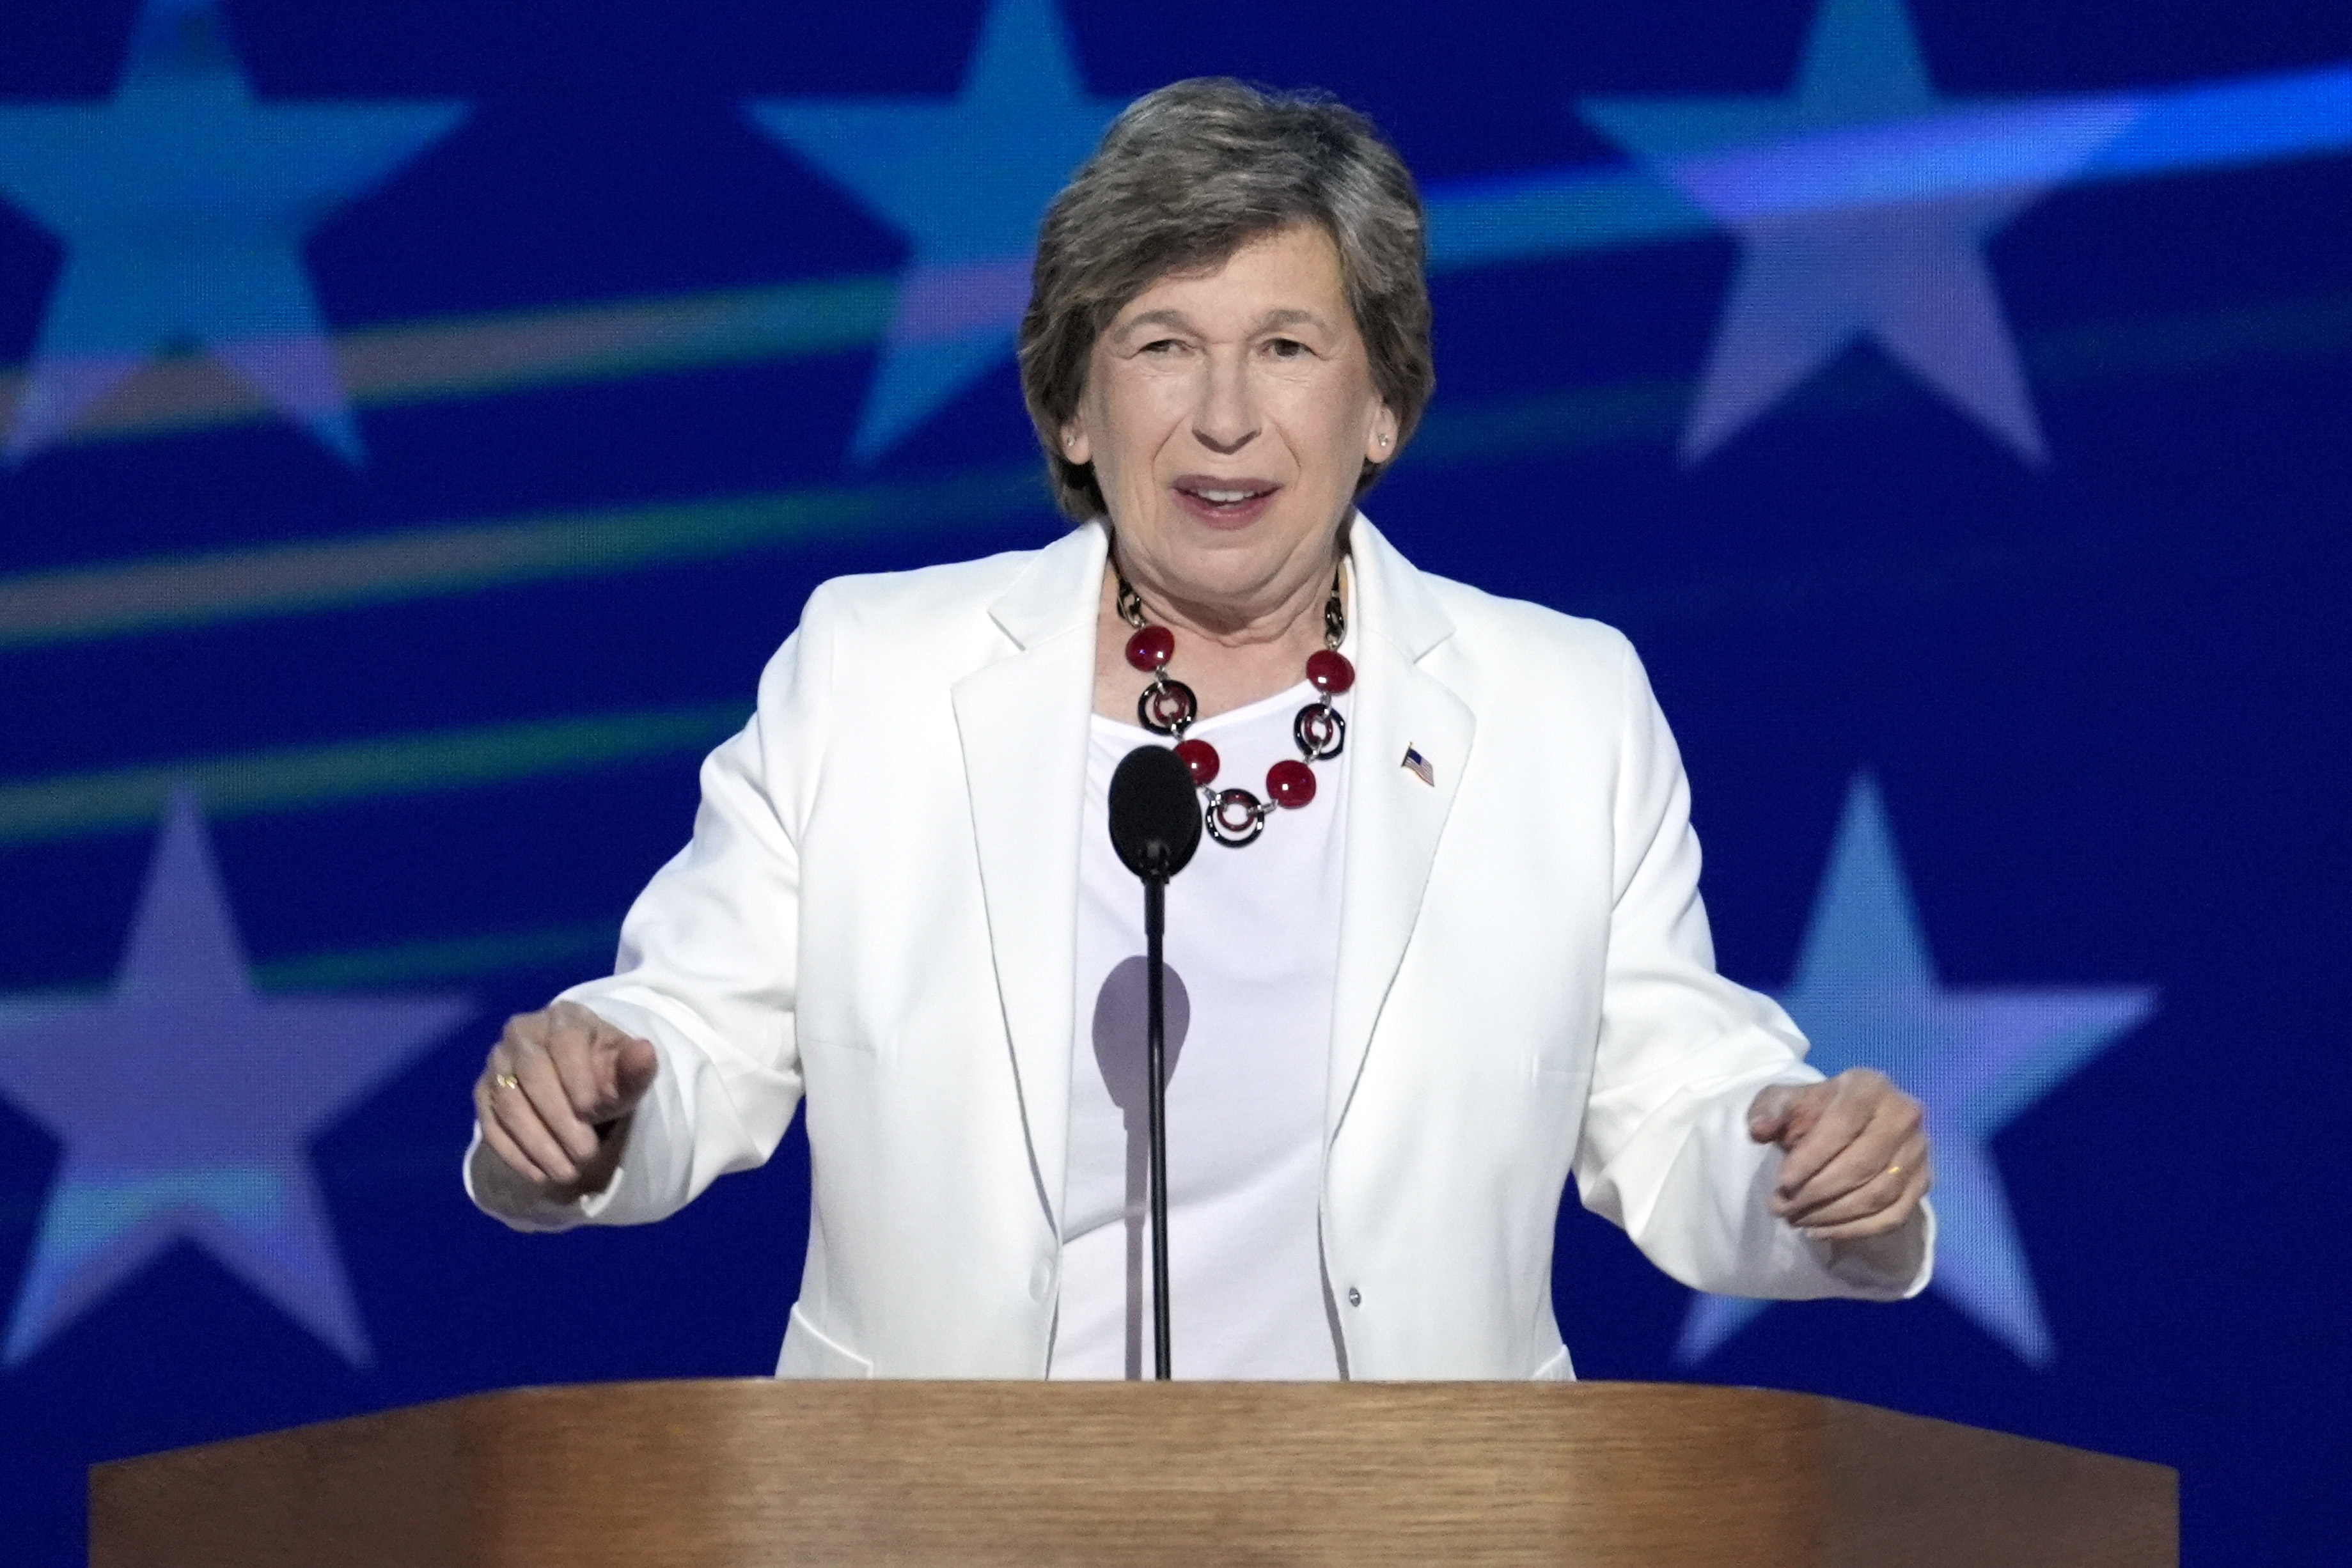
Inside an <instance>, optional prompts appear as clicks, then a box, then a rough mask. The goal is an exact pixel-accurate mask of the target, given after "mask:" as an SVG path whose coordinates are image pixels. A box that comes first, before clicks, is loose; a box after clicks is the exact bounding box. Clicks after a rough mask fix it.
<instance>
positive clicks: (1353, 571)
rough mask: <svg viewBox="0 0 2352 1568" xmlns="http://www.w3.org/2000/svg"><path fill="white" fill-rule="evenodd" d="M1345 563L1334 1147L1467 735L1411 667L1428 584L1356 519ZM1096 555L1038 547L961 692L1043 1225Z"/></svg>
mask: <svg viewBox="0 0 2352 1568" xmlns="http://www.w3.org/2000/svg"><path fill="white" fill-rule="evenodd" d="M1107 556H1108V534H1107V532H1106V531H1105V530H1104V528H1103V527H1102V526H1101V525H1100V524H1098V523H1088V524H1085V525H1082V526H1080V527H1078V528H1076V529H1073V530H1072V531H1070V532H1069V533H1068V534H1067V535H1066V536H1065V537H1064V538H1062V539H1061V540H1059V541H1057V542H1055V543H1054V544H1052V545H1049V546H1048V547H1046V548H1045V549H1044V550H1041V551H1039V552H1037V554H1036V555H1035V556H1034V558H1033V559H1032V560H1031V562H1030V563H1029V565H1028V566H1027V567H1026V568H1025V569H1024V571H1023V572H1022V574H1021V575H1020V576H1019V577H1018V578H1016V579H1015V580H1014V582H1013V585H1012V586H1011V587H1009V588H1007V589H1006V590H1005V591H1004V593H1003V595H1000V596H999V597H998V598H997V599H996V600H995V602H994V603H993V604H992V605H990V606H989V612H988V613H989V617H990V619H991V620H992V621H993V622H994V623H995V625H996V626H997V627H998V629H999V630H1001V631H1002V632H1003V634H1004V637H1005V639H1006V644H1007V646H1006V647H1005V648H1004V650H1003V657H1001V658H997V659H995V660H993V661H992V662H991V663H989V664H987V665H985V666H983V667H982V668H980V669H978V670H976V671H974V672H973V673H972V674H971V675H969V676H966V677H965V678H964V679H961V680H960V681H958V682H957V683H956V686H955V689H954V693H953V697H954V705H955V714H956V725H957V731H958V734H959V737H960V740H961V745H962V748H963V760H964V773H965V783H966V787H967V789H968V791H969V793H970V796H971V814H972V830H973V836H974V838H975V841H976V843H977V845H978V847H979V852H980V871H981V884H982V895H983V897H984V899H985V900H986V903H987V907H988V923H989V942H990V947H991V949H992V953H993V956H994V960H995V964H996V978H997V994H998V997H999V1000H1000V1002H1001V1004H1002V1005H1003V1011H1004V1023H1005V1029H1006V1033H1007V1034H1008V1035H1009V1037H1011V1040H1012V1043H1013V1068H1014V1075H1015V1083H1016V1087H1017V1089H1018V1091H1019V1094H1020V1097H1021V1114H1022V1120H1023V1122H1024V1125H1025V1126H1026V1128H1027V1131H1028V1135H1029V1152H1030V1161H1031V1173H1032V1174H1033V1176H1034V1178H1035V1180H1036V1183H1037V1189H1038V1191H1037V1195H1038V1199H1039V1201H1040V1202H1041V1204H1042V1205H1044V1207H1045V1214H1046V1215H1047V1217H1048V1219H1049V1220H1051V1219H1054V1218H1055V1216H1057V1215H1059V1214H1060V1212H1061V1207H1062V1184H1063V1181H1064V1177H1065V1174H1066V1168H1067V1159H1068V1148H1069V1118H1070V1060H1071V1057H1070V1050H1071V1045H1070V1042H1071V1030H1072V1029H1073V1028H1074V1027H1076V1021H1075V1020H1076V1005H1077V998H1076V977H1075V974H1074V973H1073V966H1074V965H1075V963H1076V951H1077V896H1078V850H1079V843H1078V835H1079V831H1080V824H1081V823H1082V822H1083V820H1084V804H1085V801H1084V796H1085V789H1086V775H1087V741H1088V734H1089V725H1090V716H1091V715H1092V713H1093V711H1094V679H1095V629H1096V619H1097V614H1098V612H1099V606H1100V604H1101V593H1102V574H1103V565H1104V562H1105V560H1106V558H1107ZM1349 563H1350V567H1349V571H1350V579H1351V584H1350V585H1351V587H1352V590H1353V595H1352V602H1351V604H1350V605H1349V619H1350V621H1351V624H1352V626H1353V627H1354V629H1355V634H1356V636H1355V646H1356V655H1355V658H1356V665H1357V669H1358V680H1357V684H1356V689H1355V700H1354V702H1353V703H1352V705H1351V710H1350V716H1349V732H1348V745H1349V750H1350V752H1353V753H1354V755H1353V756H1352V758H1351V759H1350V762H1349V766H1350V767H1351V768H1352V769H1353V770H1354V771H1353V772H1352V773H1351V774H1350V776H1349V805H1348V812H1349V820H1348V823H1347V826H1346V834H1345V841H1344V842H1345V849H1344V853H1345V855H1346V857H1347V865H1346V868H1345V870H1344V872H1343V879H1342V888H1343V892H1342V895H1341V908H1340V917H1339V973H1338V994H1337V996H1336V997H1335V1005H1334V1006H1333V1009H1332V1028H1331V1042H1330V1049H1331V1056H1330V1080H1329V1087H1328V1100H1327V1104H1328V1111H1327V1114H1326V1131H1327V1135H1328V1136H1329V1137H1333V1138H1336V1137H1337V1136H1338V1135H1339V1131H1340V1129H1341V1127H1342V1126H1343V1125H1344V1123H1345V1121H1346V1116H1347V1108H1348V1103H1349V1100H1350V1098H1351V1097H1352V1095H1353V1093H1354V1090H1355V1086H1356V1084H1357V1082H1358V1081H1359V1079H1360V1077H1361V1074H1362V1073H1363V1071H1364V1070H1365V1068H1366V1065H1367V1062H1368V1059H1369V1058H1370V1047H1371V1043H1372V1038H1373V1035H1374V1031H1375V1029H1376V1028H1377V1026H1378V1025H1379V1022H1380V1017H1381V1009H1382V1007H1383V1005H1384V1004H1385V1003H1386V1001H1387V998H1388V994H1389V991H1390V988H1391V984H1392V983H1393V982H1394V980H1395V978H1396V974H1397V971H1398V968H1399V966H1400V965H1401V964H1402V961H1403V958H1404V953H1405V949H1406V946H1407V944H1408V943H1409V942H1410V941H1411V940H1412V927H1413V922H1414V921H1415V919H1416V918H1417V917H1418V915H1419V912H1420V908H1421V898H1422V892H1423V889H1424V888H1425V887H1426V886H1427V884H1428V880H1429V872H1430V867H1431V864H1432V862H1433V860H1434V859H1435V858H1436V854H1437V847H1438V839H1439V836H1440V834H1441V833H1442V832H1443V830H1444V825H1445V819H1446V816H1447V814H1448V813H1449V812H1450V811H1451V810H1452V808H1453V805H1454V795H1455V792H1456V791H1457V790H1458V788H1459V787H1460V784H1461V781H1462V777H1463V774H1464V772H1465V769H1466V768H1467V767H1468V765H1469V763H1470V746H1471V738H1472V735H1473V733H1474V731H1475V728H1476V726H1475V721H1474V720H1473V718H1472V715H1471V710H1470V707H1469V705H1468V704H1467V703H1466V702H1465V701H1464V700H1462V698H1461V697H1460V696H1459V695H1457V694H1456V693H1455V692H1454V690H1453V689H1452V688H1450V687H1449V686H1447V685H1446V684H1445V683H1444V681H1443V680H1441V679H1438V678H1437V677H1436V676H1435V675H1434V674H1433V673H1431V672H1430V671H1429V670H1427V669H1426V668H1423V661H1424V660H1426V659H1427V658H1428V657H1429V655H1430V654H1431V653H1432V652H1433V650H1435V649H1436V648H1437V647H1440V646H1441V645H1443V644H1444V642H1445V641H1446V640H1447V639H1448V638H1450V637H1453V635H1454V623H1453V620H1452V618H1451V617H1450V616H1448V615H1447V614H1446V612H1445V608H1444V605H1442V604H1440V603H1439V601H1438V598H1437V595H1435V593H1433V591H1432V589H1431V587H1430V585H1429V584H1428V582H1427V580H1426V579H1424V578H1423V575H1422V574H1420V573H1419V572H1418V571H1416V570H1415V569H1414V568H1413V566H1412V563H1410V562H1408V561H1406V560H1405V559H1404V557H1403V556H1402V555H1400V554H1399V553H1397V552H1396V550H1395V548H1394V547H1393V546H1391V544H1390V543H1389V542H1388V541H1387V540H1386V539H1384V538H1383V537H1382V536H1381V533H1380V531H1379V530H1377V529H1375V528H1374V527H1373V526H1372V525H1371V523H1370V521H1369V520H1368V519H1366V518H1365V517H1364V515H1363V514H1362V513H1360V512H1359V513H1357V514H1356V515H1355V516H1354V518H1353V519H1352V520H1351V521H1350V523H1349ZM1407 748H1412V749H1415V750H1418V751H1419V752H1421V753H1422V754H1423V756H1424V757H1427V758H1428V759H1429V760H1430V761H1431V763H1433V767H1434V770H1435V774H1436V783H1435V784H1434V785H1431V784H1423V782H1422V781H1421V779H1420V778H1419V777H1418V776H1417V775H1415V774H1414V773H1411V772H1410V771H1408V770H1407V769H1406V768H1405V767H1404V765H1403V762H1404V754H1405V752H1406V750H1407Z"/></svg>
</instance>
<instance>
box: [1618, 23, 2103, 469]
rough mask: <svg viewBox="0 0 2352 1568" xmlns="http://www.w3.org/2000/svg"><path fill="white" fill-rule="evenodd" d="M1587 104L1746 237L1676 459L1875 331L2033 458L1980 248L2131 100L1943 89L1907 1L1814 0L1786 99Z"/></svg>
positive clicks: (1698, 451) (2022, 383) (2016, 372)
mask: <svg viewBox="0 0 2352 1568" xmlns="http://www.w3.org/2000/svg"><path fill="white" fill-rule="evenodd" d="M1579 107H1580V110H1581V111H1582V112H1583V114H1584V116H1585V118H1586V119H1587V120H1589V121H1591V122H1592V123H1593V124H1594V125H1595V126H1597V127H1598V128H1599V129H1600V130H1601V132H1603V133H1604V134H1606V135H1608V136H1609V137H1610V138H1611V139H1612V141H1614V142H1617V143H1618V144H1619V145H1620V146H1622V147H1623V148H1624V149H1626V151H1628V152H1629V153H1633V155H1634V156H1635V157H1637V158H1638V159H1639V160H1640V161H1641V162H1642V163H1643V164H1644V165H1645V166H1646V167H1648V168H1649V169H1650V170H1651V171H1652V172H1653V173H1654V174H1655V175H1656V176H1657V177H1658V178H1660V179H1662V180H1664V182H1665V183H1666V184H1669V185H1671V186H1673V187H1674V188H1675V190H1677V191H1679V192H1681V193H1682V194H1683V195H1685V196H1687V197H1689V198H1690V199H1691V200H1692V201H1694V202H1696V204H1697V205H1699V206H1700V207H1701V208H1703V209H1705V210H1706V212H1707V213H1708V214H1710V215H1711V216H1713V217H1714V218H1715V219H1716V221H1717V222H1718V223H1720V224H1722V225H1723V226H1725V227H1727V228H1728V229H1730V230H1731V231H1733V232H1734V233H1736V234H1737V235H1738V236H1739V237H1740V238H1741V239H1742V240H1743V241H1744V242H1745V249H1744V253H1743V255H1742V257H1741V259H1740V263H1739V270H1738V278H1737V279H1736V280H1735V281H1734V282H1733V284H1732V288H1731V297H1730V299H1729V300H1728V301H1727V303H1726V305H1725V307H1724V312H1723V318H1722V321H1721V322H1720V323H1719V324H1718V326H1717V330H1716V336H1715V342H1714V344H1713V346H1712V348H1711V349H1710V351H1709V353H1708V356H1707V363H1706V371H1705V374H1704V376H1703V378H1702V381H1701V384H1700V386H1699V391H1698V395H1697V397H1696V401H1695V403H1694V405H1693V406H1692V409H1691V413H1690V416H1689V420H1688V423H1687V424H1686V425H1685V427H1684V431H1683V440H1682V451H1683V458H1684V460H1685V462H1696V461H1698V460H1699V459H1701V458H1705V457H1706V456H1707V455H1708V454H1709V453H1711V452H1713V451H1714V450H1715V449H1716V448H1717V447H1720V446H1721V445H1722V444H1723V443H1724V442H1725V441H1727V440H1728V439H1729V438H1730V437H1732V436H1733V435H1735V434H1737V433H1738V431H1739V430H1740V429H1742V428H1743V427H1745V426H1747V425H1748V423H1749V422H1750V421H1752V420H1754V419H1756V418H1757V417H1758V416H1760V415H1762V414H1763V413H1764V412H1765V411H1766V410H1768V409H1769V408H1770V407H1771V406H1772V405H1774V404H1776V403H1778V402H1779V401H1780V399H1781V398H1782V397H1784V396H1785V395H1788V394H1789V393H1790V391H1791V390H1793V389H1794V388H1795V387H1796V386H1797V385H1798V384H1800V383H1801V382H1803V381H1804V380H1805V379H1806V378H1808V377H1809V376H1811V374H1813V373H1814V372H1815V371H1817V370H1819V369H1821V368H1822V366H1823V365H1825V364H1827V363H1829V362H1830V361H1831V360H1832V359H1833V358H1834V357H1836V355H1837V354H1838V353H1840V352H1842V351H1843V350H1844V349H1845V348H1846V347H1847V346H1848V345H1850V344H1852V343H1853V342H1856V341H1858V340H1860V339H1863V338H1865V337H1867V338H1870V339H1873V340H1874V341H1876V342H1877V343H1878V344H1879V346H1880V347H1881V348H1883V349H1884V350H1885V352H1886V353H1888V354H1889V355H1890V356H1892V357H1893V358H1894V359H1895V362H1896V363H1899V364H1901V365H1903V366H1905V367H1906V368H1907V369H1908V370H1910V371H1911V372H1912V373H1913V374H1916V375H1917V376H1918V377H1919V378H1920V379H1921V380H1923V381H1925V382H1927V384H1929V385H1930V386H1932V387H1934V388H1935V389H1936V390H1937V391H1938V392H1940V393H1942V394H1943V395H1945V396H1946V397H1947V398H1949V399H1950V400H1951V401H1952V403H1953V404H1955V405H1958V407H1959V408H1960V409H1961V410H1962V411H1963V412H1964V413H1966V414H1967V415H1969V416H1970V417H1972V418H1974V419H1975V420H1977V421H1978V422H1979V424H1981V425H1982V426H1984V427H1985V428H1987V429H1988V430H1990V431H1991V432H1992V434H1993V435H1995V436H1996V437H1999V438H2000V440H2002V441H2003V442H2005V443H2006V444H2007V445H2008V446H2009V447H2011V449H2012V450H2013V451H2015V452H2016V453H2017V454H2018V456H2020V457H2021V458H2024V459H2025V460H2027V461H2028V462H2033V463H2039V462H2040V461H2042V458H2044V456H2045V455H2046V448H2045V447H2044V445H2043V442H2042V427H2041V424H2040V422H2039V420H2038V419H2037V418H2036V417H2035V416H2034V411H2033V401H2032V393H2031V392H2030V391H2029V389H2028V387H2027V384H2026V380H2025V373H2024V370H2023V368H2022V366H2021V364H2020V363H2019V361H2018V356H2017V347H2016V344H2015V342H2013V341H2012V339H2011V334H2010V331H2009V327H2008V324H2007V322H2006V321H2004V319H2003V316H2002V312H2001V307H2000V296H1999V294H1998V292H1997V291H1996V290H1995V289H1994V286H1993V280H1992V275H1991V272H1990V269H1989V268H1987V267H1986V264H1985V258H1984V248H1983V247H1984V245H1985V242H1986V241H1987V239H1989V238H1990V237H1991V235H1992V234H1993V233H1994V232H1995V231H1996V230H1998V229H2000V227H2002V226H2004V225H2006V224H2007V223H2009V222H2010V221H2011V219H2012V218H2014V217H2016V216H2018V215H2019V214H2020V213H2021V212H2022V211H2024V210H2025V209H2026V208H2027V207H2028V206H2031V205H2032V204H2033V203H2034V202H2035V201H2037V200H2039V199H2040V198H2041V197H2042V195H2045V194H2047V193H2048V192H2049V191H2051V190H2052V189H2053V188H2055V187H2056V186H2058V185H2060V184H2063V183H2064V182H2065V181H2066V180H2068V179H2069V178H2071V177H2074V175H2076V174H2080V173H2081V172H2082V171H2083V170H2084V167H2085V166H2086V165H2087V164H2089V163H2090V162H2091V160H2092V159H2093V158H2094V157H2095V155H2096V154H2097V153H2098V152H2099V151H2100V149H2101V148H2103V147H2104V146H2105V145H2106V144H2107V143H2108V142H2110V141H2111V140H2112V139H2114V138H2115V137H2116V136H2117V135H2119V134H2121V133H2122V132H2124V131H2125V130H2126V129H2127V128H2128V127H2129V125H2130V123H2131V121H2132V120H2133V118H2134V114H2135V110H2134V108H2133V106H2132V105H2131V104H2130V103H2129V102H2127V101H2125V100H2084V99H2071V100H2045V101H2042V102H2040V103H2035V102H2031V101H2027V102H2019V103H2002V102H1993V101H1982V100H1952V99H1943V98H1938V97H1937V94H1936V90H1935V88H1934V85H1933V84H1932V83H1931V82H1930V80H1929V79H1928V75H1927V62H1926V60H1925V58H1923V56H1922V54H1921V52H1920V48H1919V40H1918V37H1917V36H1916V34H1915V33H1914V32H1913V30H1912V26H1911V20H1910V17H1909V16H1908V14H1907V13H1906V11H1905V10H1904V7H1903V4H1902V0H1823V4H1822V9H1821V11H1820V13H1819V15H1818V16H1816V17H1815V18H1814V23H1813V28H1812V32H1811V37H1809V39H1808V40H1807V43H1806V47H1805V54H1804V59H1803V62H1802V64H1801V67H1800V68H1799V71H1798V76H1797V83H1796V88H1795V90H1794V91H1793V92H1792V93H1790V95H1789V96H1788V97H1785V98H1691V99H1605V98H1604V99H1586V100H1582V102H1581V103H1580V105H1579Z"/></svg>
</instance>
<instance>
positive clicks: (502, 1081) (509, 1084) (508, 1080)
mask: <svg viewBox="0 0 2352 1568" xmlns="http://www.w3.org/2000/svg"><path fill="white" fill-rule="evenodd" d="M490 1081H491V1082H492V1083H494V1084H497V1085H498V1086H499V1088H500V1089H520V1088H521V1087H522V1079H519V1078H517V1077H515V1075H514V1074H512V1073H510V1072H502V1073H500V1074H499V1076H498V1077H496V1078H494V1079H490Z"/></svg>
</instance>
